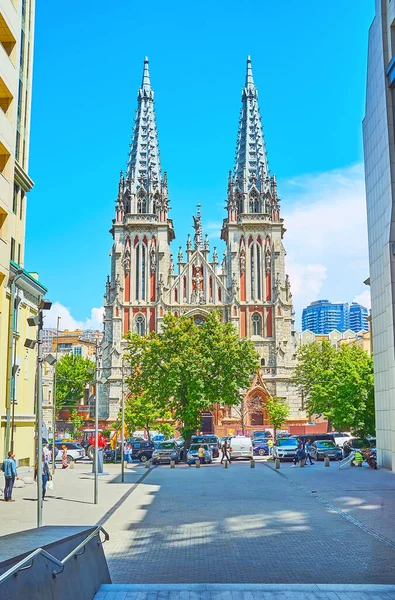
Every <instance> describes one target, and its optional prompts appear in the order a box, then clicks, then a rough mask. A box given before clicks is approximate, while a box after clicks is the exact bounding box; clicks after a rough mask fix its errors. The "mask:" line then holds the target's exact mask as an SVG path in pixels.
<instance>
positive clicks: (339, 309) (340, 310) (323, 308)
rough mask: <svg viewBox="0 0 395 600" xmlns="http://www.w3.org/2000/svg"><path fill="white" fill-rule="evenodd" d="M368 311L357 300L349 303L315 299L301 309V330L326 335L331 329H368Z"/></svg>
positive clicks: (341, 330) (342, 330)
mask: <svg viewBox="0 0 395 600" xmlns="http://www.w3.org/2000/svg"><path fill="white" fill-rule="evenodd" d="M368 317H369V312H368V309H367V308H365V307H364V306H361V305H360V304H358V303H357V302H352V303H351V304H347V303H342V302H337V303H332V302H329V301H328V300H316V301H315V302H312V303H311V304H310V305H309V306H307V307H306V308H304V309H303V313H302V331H311V332H313V333H315V334H317V335H327V334H328V333H330V332H331V331H335V330H336V331H340V332H341V333H343V332H344V331H347V330H348V329H351V330H352V331H355V332H358V331H368V329H369V323H368Z"/></svg>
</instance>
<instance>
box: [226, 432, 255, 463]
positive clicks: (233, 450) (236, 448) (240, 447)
mask: <svg viewBox="0 0 395 600" xmlns="http://www.w3.org/2000/svg"><path fill="white" fill-rule="evenodd" d="M229 454H230V458H231V460H234V459H235V458H253V457H254V454H253V449H252V440H251V438H249V437H244V435H238V436H236V437H232V438H230V440H229Z"/></svg>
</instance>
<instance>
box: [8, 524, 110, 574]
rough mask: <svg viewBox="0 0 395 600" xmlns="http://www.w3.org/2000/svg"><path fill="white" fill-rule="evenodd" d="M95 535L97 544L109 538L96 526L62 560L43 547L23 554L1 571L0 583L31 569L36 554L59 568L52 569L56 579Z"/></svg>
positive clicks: (101, 528) (81, 552)
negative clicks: (5, 569) (97, 538)
mask: <svg viewBox="0 0 395 600" xmlns="http://www.w3.org/2000/svg"><path fill="white" fill-rule="evenodd" d="M100 532H102V533H104V540H103V541H102V540H101V539H100ZM96 536H98V537H99V542H98V545H100V544H104V542H107V541H108V540H109V539H110V536H109V535H108V533H107V531H106V530H105V529H103V527H101V526H99V527H96V529H95V530H94V531H92V533H90V534H89V535H88V537H87V538H85V539H84V540H83V541H82V542H81V543H80V544H78V546H76V547H75V548H74V550H72V551H71V552H70V554H68V555H67V556H65V557H64V558H63V560H59V559H57V558H55V556H52V554H50V553H49V552H47V551H46V550H44V548H37V550H34V552H31V554H28V556H25V558H23V559H22V560H21V561H19V562H18V563H17V564H16V565H14V566H13V567H11V568H10V569H8V571H6V572H5V573H3V575H0V585H1V584H2V583H4V582H5V581H6V580H7V579H9V578H10V577H12V576H14V577H17V575H18V573H20V572H21V571H26V570H27V569H31V567H32V566H33V563H34V560H35V559H36V558H37V557H38V556H43V557H44V558H46V559H47V560H49V561H50V562H52V563H53V564H54V565H56V567H58V568H59V569H60V570H56V569H54V570H53V571H52V577H53V578H54V579H56V577H57V576H58V575H60V574H61V573H63V571H64V567H65V565H66V564H67V563H68V562H69V560H70V559H72V558H73V557H74V558H78V557H79V556H81V554H83V553H84V552H85V548H86V545H87V544H88V543H89V542H90V541H91V540H92V539H93V538H94V537H96ZM27 563H30V564H27Z"/></svg>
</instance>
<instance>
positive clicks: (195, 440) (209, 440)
mask: <svg viewBox="0 0 395 600" xmlns="http://www.w3.org/2000/svg"><path fill="white" fill-rule="evenodd" d="M219 443H220V442H219V438H218V436H217V435H193V436H192V439H191V444H208V446H209V448H210V450H211V452H212V455H213V458H218V456H219Z"/></svg>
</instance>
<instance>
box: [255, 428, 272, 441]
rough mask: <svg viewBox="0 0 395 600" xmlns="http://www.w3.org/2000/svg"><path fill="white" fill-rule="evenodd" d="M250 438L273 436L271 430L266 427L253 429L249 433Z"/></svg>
mask: <svg viewBox="0 0 395 600" xmlns="http://www.w3.org/2000/svg"><path fill="white" fill-rule="evenodd" d="M251 437H252V440H253V441H254V440H257V439H258V438H266V439H267V438H270V437H273V435H272V432H271V431H269V430H268V429H267V430H266V431H253V432H252V434H251Z"/></svg>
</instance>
